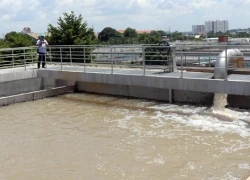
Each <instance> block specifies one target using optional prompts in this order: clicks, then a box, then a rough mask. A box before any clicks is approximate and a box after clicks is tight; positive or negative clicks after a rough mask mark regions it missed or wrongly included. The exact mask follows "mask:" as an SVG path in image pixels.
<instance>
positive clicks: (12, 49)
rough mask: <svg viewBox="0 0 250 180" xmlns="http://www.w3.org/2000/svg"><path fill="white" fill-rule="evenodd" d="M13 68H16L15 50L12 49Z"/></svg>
mask: <svg viewBox="0 0 250 180" xmlns="http://www.w3.org/2000/svg"><path fill="white" fill-rule="evenodd" d="M12 67H13V68H14V67H15V59H14V50H13V49H12Z"/></svg>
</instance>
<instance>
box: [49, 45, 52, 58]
mask: <svg viewBox="0 0 250 180" xmlns="http://www.w3.org/2000/svg"><path fill="white" fill-rule="evenodd" d="M51 58H52V55H51V47H50V46H49V60H50V62H52V60H51Z"/></svg>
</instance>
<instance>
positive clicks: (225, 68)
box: [225, 46, 228, 80]
mask: <svg viewBox="0 0 250 180" xmlns="http://www.w3.org/2000/svg"><path fill="white" fill-rule="evenodd" d="M225 52H226V61H225V63H226V64H225V73H226V76H225V80H227V75H228V73H227V64H228V63H227V61H228V59H227V46H225Z"/></svg>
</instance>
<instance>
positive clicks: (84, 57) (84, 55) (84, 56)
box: [83, 47, 86, 72]
mask: <svg viewBox="0 0 250 180" xmlns="http://www.w3.org/2000/svg"><path fill="white" fill-rule="evenodd" d="M83 60H84V62H83V64H84V72H86V53H85V47H83Z"/></svg>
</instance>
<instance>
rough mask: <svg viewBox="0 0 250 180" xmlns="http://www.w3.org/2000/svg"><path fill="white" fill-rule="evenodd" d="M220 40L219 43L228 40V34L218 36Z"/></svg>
mask: <svg viewBox="0 0 250 180" xmlns="http://www.w3.org/2000/svg"><path fill="white" fill-rule="evenodd" d="M218 42H219V43H222V42H228V36H219V37H218Z"/></svg>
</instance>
